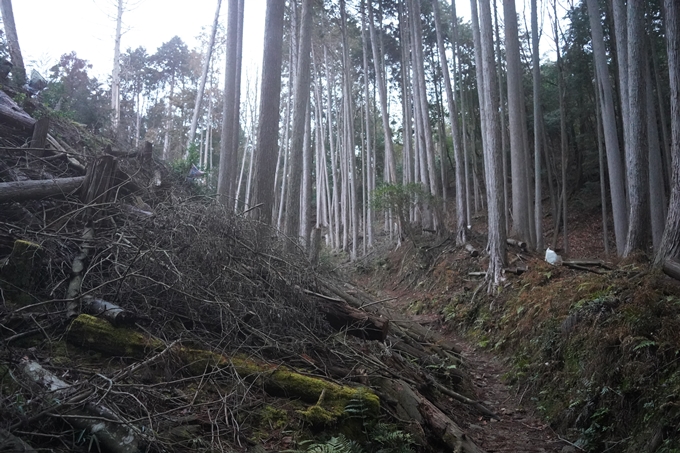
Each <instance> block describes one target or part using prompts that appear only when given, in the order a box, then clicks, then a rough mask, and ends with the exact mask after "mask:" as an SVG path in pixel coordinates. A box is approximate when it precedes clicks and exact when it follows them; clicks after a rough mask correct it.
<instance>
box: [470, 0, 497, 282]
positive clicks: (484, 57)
mask: <svg viewBox="0 0 680 453" xmlns="http://www.w3.org/2000/svg"><path fill="white" fill-rule="evenodd" d="M479 3H480V11H479V24H480V25H479V28H480V41H479V42H480V46H481V48H477V47H476V46H475V54H477V53H478V52H479V53H481V62H482V67H481V68H479V69H478V71H482V72H483V80H484V83H483V85H482V86H478V89H481V90H483V100H484V105H485V108H484V116H485V121H484V122H483V127H482V130H483V132H484V133H483V144H484V166H485V175H486V198H487V211H488V234H489V243H488V248H489V268H488V271H487V277H486V278H487V280H488V282H489V288H488V290H489V292H495V291H496V289H497V288H498V286H499V285H500V284H501V282H502V281H503V275H502V272H503V268H504V267H505V262H506V234H505V212H504V210H503V209H502V206H503V199H502V198H503V181H502V178H501V174H500V171H499V169H500V168H502V162H501V160H502V157H501V149H500V142H501V137H500V134H501V131H500V130H499V126H498V125H499V120H498V111H499V98H498V87H497V82H496V72H495V70H494V69H495V58H494V51H493V27H492V24H491V6H490V3H489V0H480V2H479ZM470 4H471V7H472V8H471V9H472V14H473V17H474V16H476V15H477V0H471V2H470ZM473 21H474V18H473ZM478 79H479V77H478Z"/></svg>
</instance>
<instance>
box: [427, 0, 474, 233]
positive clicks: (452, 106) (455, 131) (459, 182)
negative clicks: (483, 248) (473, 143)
mask: <svg viewBox="0 0 680 453" xmlns="http://www.w3.org/2000/svg"><path fill="white" fill-rule="evenodd" d="M432 3H433V12H434V24H435V28H436V32H437V47H438V48H439V60H440V61H441V65H442V72H443V74H444V87H445V88H446V101H447V105H448V109H449V123H450V125H451V135H452V136H453V156H454V161H455V163H456V245H458V246H462V245H463V244H465V242H466V240H467V239H466V237H465V236H466V235H465V225H466V222H465V187H464V186H463V183H464V178H465V174H464V169H463V144H462V143H461V137H460V130H459V128H458V102H457V100H456V98H455V96H454V92H453V86H452V84H451V79H450V78H449V65H448V61H447V59H446V48H445V45H444V38H443V35H442V26H441V20H440V18H439V2H438V1H437V0H434V1H433V2H432ZM455 20H457V19H455ZM453 45H454V46H457V45H458V44H457V42H455V41H454V43H453ZM454 67H455V61H454ZM454 76H455V71H454ZM454 83H455V80H454ZM443 165H444V162H442V166H443Z"/></svg>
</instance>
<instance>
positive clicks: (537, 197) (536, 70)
mask: <svg viewBox="0 0 680 453" xmlns="http://www.w3.org/2000/svg"><path fill="white" fill-rule="evenodd" d="M531 41H532V52H531V58H532V71H531V72H532V79H533V93H534V203H535V205H534V228H535V229H536V250H538V251H539V252H542V251H543V248H544V244H543V194H542V186H541V138H542V134H541V125H542V119H543V117H542V115H543V113H542V111H541V62H540V60H539V37H538V8H537V5H536V0H531Z"/></svg>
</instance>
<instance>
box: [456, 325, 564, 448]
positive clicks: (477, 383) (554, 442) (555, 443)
mask: <svg viewBox="0 0 680 453" xmlns="http://www.w3.org/2000/svg"><path fill="white" fill-rule="evenodd" d="M447 336H449V337H450V338H451V337H452V335H447ZM451 339H452V340H454V341H455V342H456V343H457V344H458V345H459V346H460V347H461V349H462V354H463V357H464V358H465V360H466V362H467V364H468V367H469V372H470V375H471V377H472V382H473V385H474V389H475V391H476V393H477V399H478V400H479V401H483V402H484V404H485V405H486V406H487V407H488V408H490V409H491V410H492V411H494V412H495V413H496V414H498V415H499V416H500V417H501V420H500V421H496V420H491V421H485V420H483V419H481V418H478V419H477V420H468V421H467V423H468V424H467V426H463V428H464V429H466V430H467V432H468V435H470V437H472V438H473V439H474V440H475V442H476V443H477V445H479V446H480V447H481V448H483V449H484V450H485V451H487V452H526V453H539V452H550V453H552V452H562V451H563V448H564V447H566V448H564V451H572V448H573V447H570V446H568V444H566V443H565V442H563V441H561V440H559V438H558V436H557V435H556V434H555V433H554V432H553V430H552V429H551V428H550V427H549V426H548V425H546V424H544V423H543V422H541V420H539V419H538V418H537V417H535V416H534V415H533V412H534V408H533V407H531V404H530V402H528V401H526V400H522V398H521V396H522V395H518V394H517V393H516V390H515V389H513V388H511V387H509V386H508V385H506V384H504V383H503V382H502V380H501V376H502V375H503V373H505V372H506V371H507V369H506V367H505V366H504V365H503V364H502V363H500V361H499V360H498V359H497V358H495V357H494V356H493V355H491V354H489V353H488V352H486V351H480V350H477V349H475V348H473V347H472V346H471V345H470V344H468V343H467V342H465V341H462V340H461V339H459V338H451ZM573 451H576V450H573Z"/></svg>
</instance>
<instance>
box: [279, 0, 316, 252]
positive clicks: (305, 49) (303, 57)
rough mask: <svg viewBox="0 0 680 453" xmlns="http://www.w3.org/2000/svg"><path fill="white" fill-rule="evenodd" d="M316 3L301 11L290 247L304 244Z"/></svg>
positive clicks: (290, 184) (287, 222)
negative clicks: (305, 159)
mask: <svg viewBox="0 0 680 453" xmlns="http://www.w3.org/2000/svg"><path fill="white" fill-rule="evenodd" d="M312 15H313V11H312V3H311V0H303V2H302V10H301V19H300V23H301V27H300V39H299V49H300V51H299V53H298V59H297V68H296V75H295V88H294V90H293V93H294V98H293V100H294V107H293V129H292V135H291V143H290V171H289V175H288V195H287V196H286V213H285V222H284V234H285V235H286V236H288V238H289V239H290V241H289V242H288V243H287V244H288V248H289V250H291V247H293V246H294V245H296V244H299V243H300V239H299V237H300V183H301V180H302V170H303V169H302V154H303V148H304V139H305V119H306V115H307V107H308V105H309V84H310V72H311V70H310V67H311V46H312V35H311V31H312V30H311V29H312Z"/></svg>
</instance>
